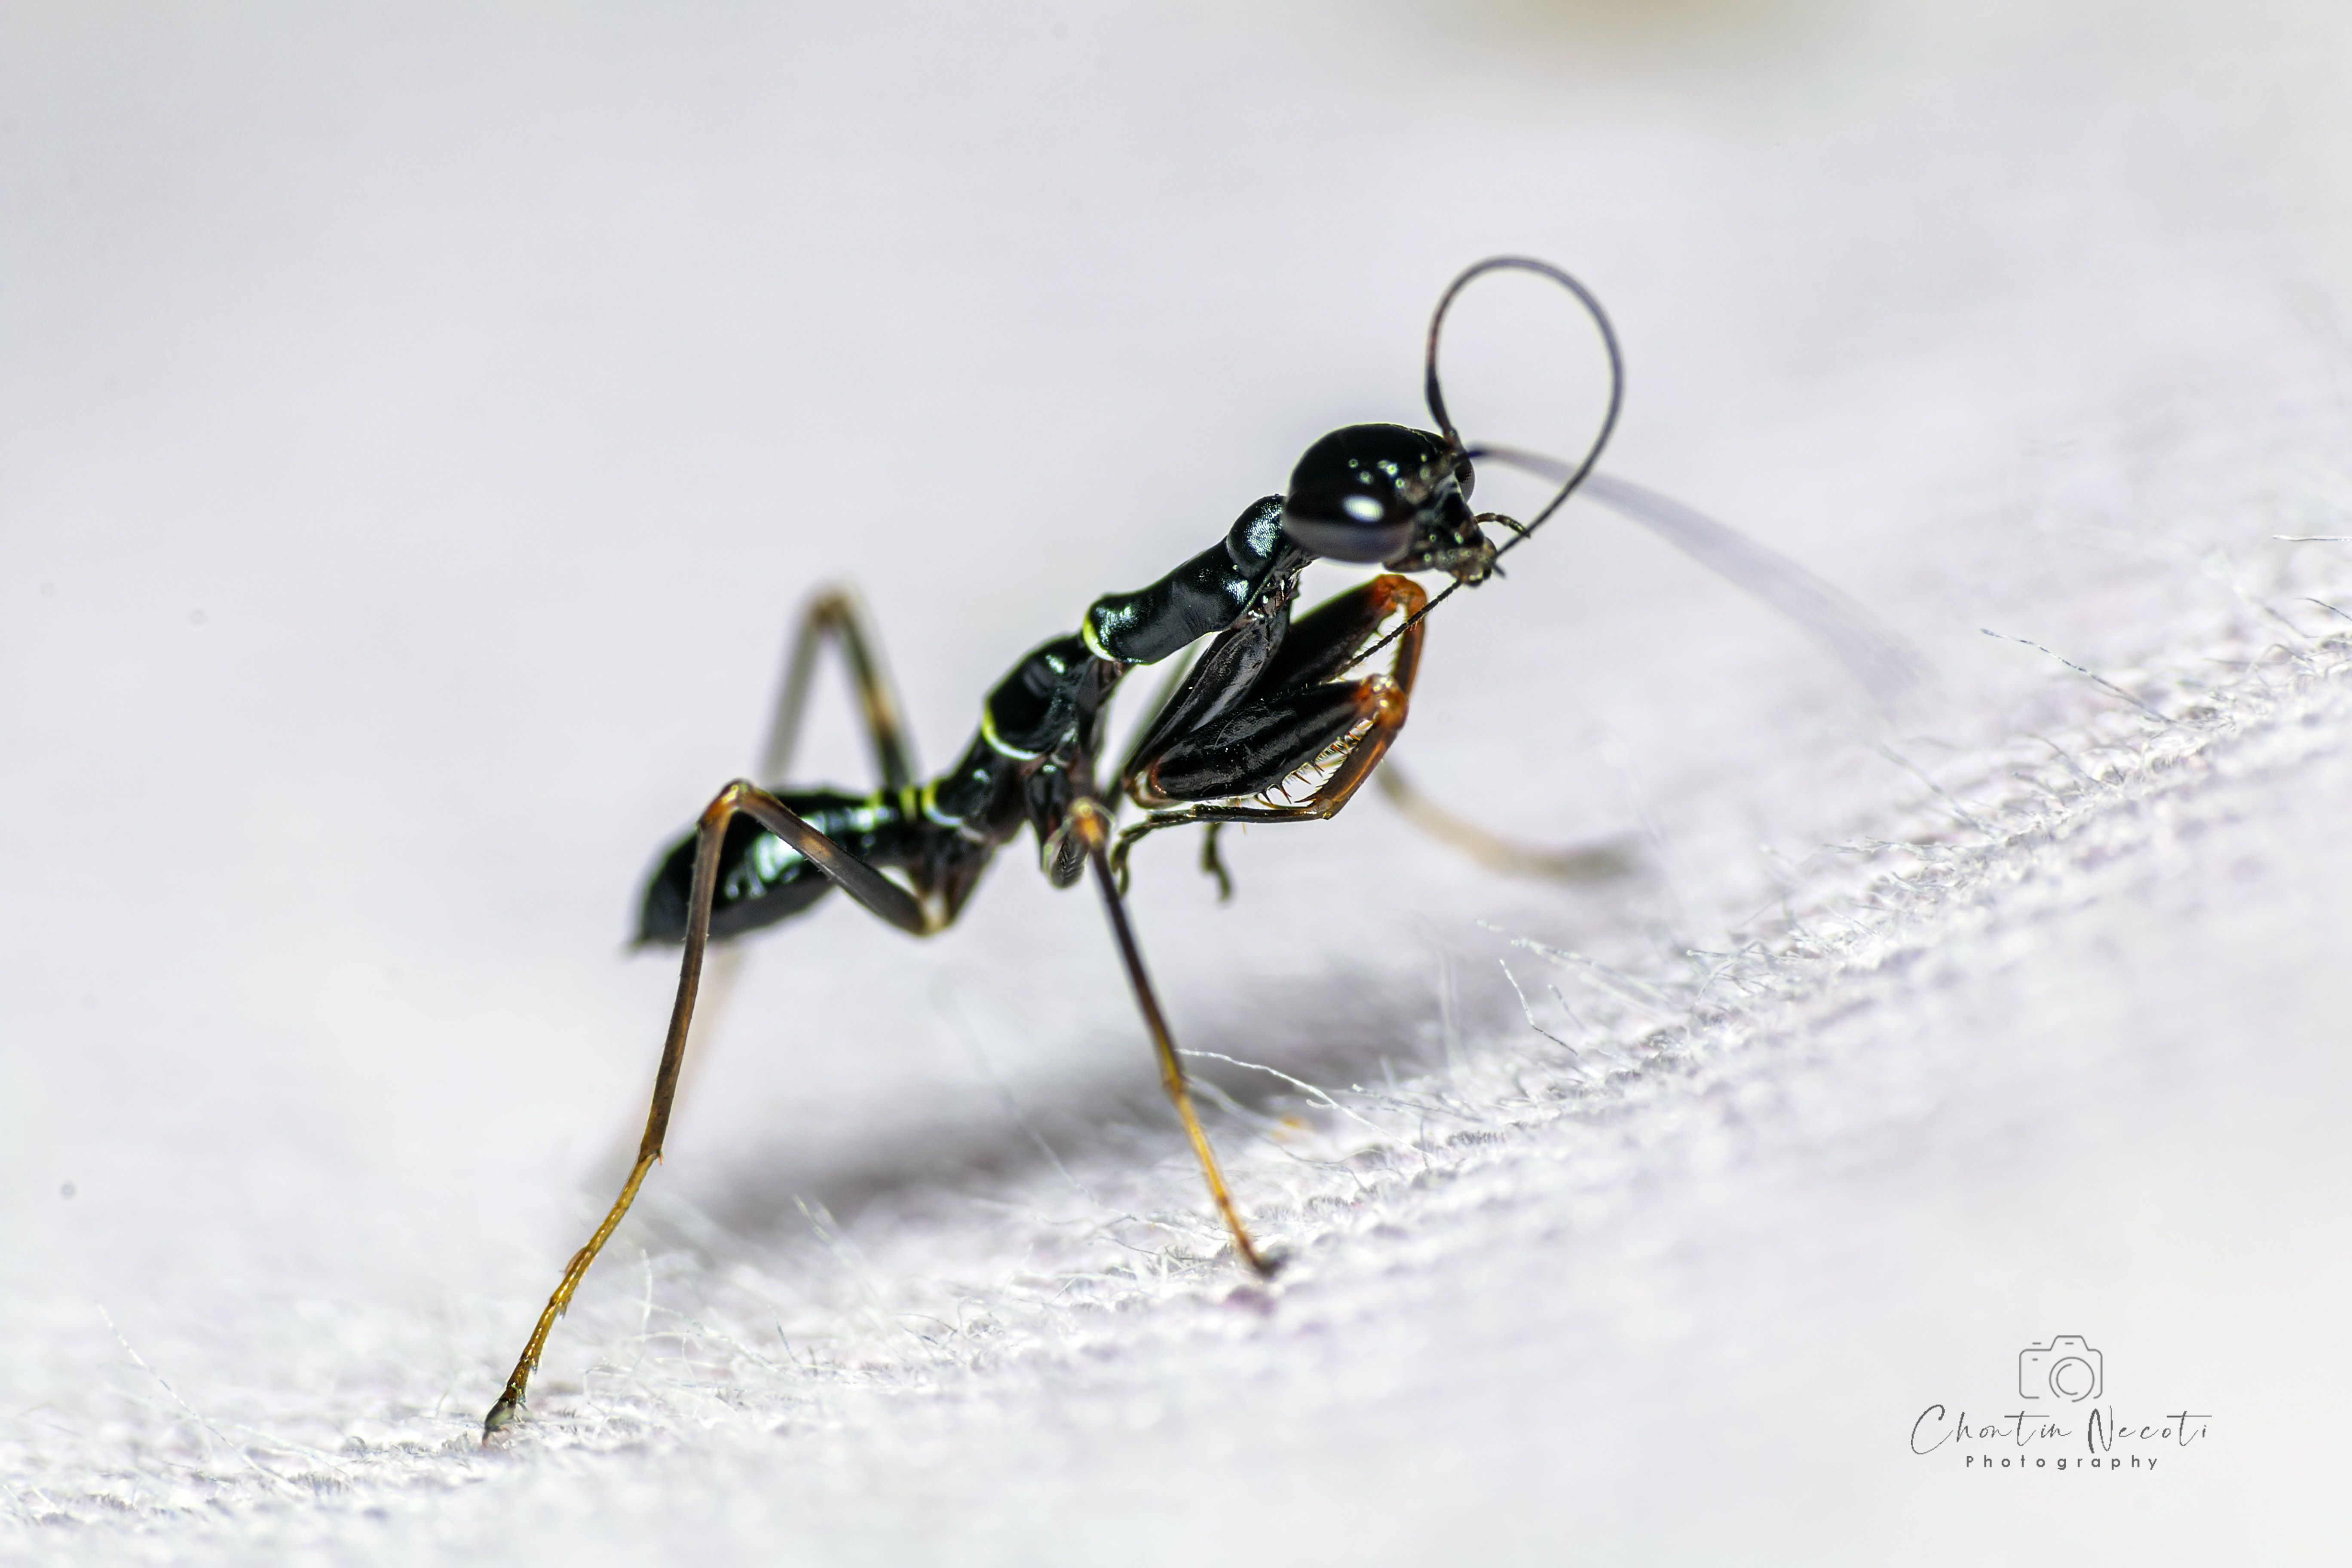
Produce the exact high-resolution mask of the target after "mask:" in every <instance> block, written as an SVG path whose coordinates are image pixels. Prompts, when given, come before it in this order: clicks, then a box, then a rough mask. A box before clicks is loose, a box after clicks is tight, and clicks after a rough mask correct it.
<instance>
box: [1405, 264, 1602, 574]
mask: <svg viewBox="0 0 2352 1568" xmlns="http://www.w3.org/2000/svg"><path fill="white" fill-rule="evenodd" d="M1504 271H1510V272H1532V273H1535V274H1536V275H1537V276H1538V277H1540V278H1549V279H1551V280H1552V281H1553V282H1555V283H1557V284H1559V286H1560V287H1561V288H1563V289H1567V290H1568V291H1569V292H1570V294H1572V295H1574V296H1575V297H1576V302H1577V303H1578V304H1580V305H1581V306H1583V307H1584V311H1585V314H1587V315H1589V316H1591V318H1592V324H1593V325H1594V326H1595V327H1597V328H1599V329H1600V331H1601V347H1602V348H1603V349H1605V350H1606V351H1607V352H1608V354H1609V408H1608V411H1607V412H1606V413H1604V414H1603V415H1602V416H1601V428H1600V430H1599V431H1597V432H1596V433H1595V434H1594V436H1593V437H1592V444H1591V446H1590V447H1586V448H1585V452H1584V458H1583V460H1582V461H1580V462H1579V463H1578V464H1576V466H1575V467H1574V468H1571V469H1570V470H1569V472H1568V475H1567V477H1566V478H1565V479H1563V480H1562V481H1561V483H1560V487H1559V489H1558V490H1557V491H1555V492H1554V493H1553V495H1552V498H1551V500H1549V501H1548V502H1546V503H1545V505H1544V509H1543V510H1541V511H1539V512H1538V513H1536V515H1535V517H1534V518H1533V519H1532V520H1531V521H1528V522H1527V523H1525V524H1523V525H1521V527H1520V528H1519V530H1518V531H1517V532H1516V533H1515V534H1514V535H1513V536H1512V537H1511V539H1510V541H1509V542H1507V543H1506V544H1504V545H1503V547H1502V548H1501V549H1499V550H1497V551H1496V552H1495V553H1496V555H1497V556H1501V555H1503V554H1506V553H1507V552H1509V551H1511V550H1513V549H1515V548H1517V545H1518V544H1519V542H1520V541H1522V540H1524V539H1526V538H1527V537H1528V535H1529V534H1531V533H1533V532H1534V531H1536V530H1537V529H1538V528H1541V527H1542V526H1543V525H1544V522H1545V521H1546V520H1547V519H1549V517H1550V516H1551V514H1552V513H1554V512H1556V511H1558V510H1559V509H1560V508H1561V507H1562V506H1563V505H1565V504H1566V503H1567V500H1568V498H1569V497H1570V496H1571V495H1573V494H1575V493H1576V488H1577V487H1578V486H1579V485H1580V484H1582V483H1583V482H1584V479H1585V476H1586V475H1588V474H1590V473H1591V472H1592V466H1593V465H1594V464H1595V463H1598V462H1599V461H1600V460H1601V448H1602V447H1606V446H1608V445H1609V437H1611V436H1612V434H1614V433H1615V431H1616V428H1617V415H1618V411H1619V410H1620V409H1622V408H1623V407H1624V405H1625V356H1624V354H1623V353H1622V351H1620V350H1619V348H1618V346H1617V330H1616V328H1614V327H1612V326H1611V325H1610V324H1609V312H1608V311H1606V310H1602V309H1601V301H1600V300H1597V299H1595V298H1593V294H1592V290H1591V289H1587V288H1586V287H1585V286H1584V285H1583V284H1581V283H1580V282H1578V281H1577V280H1576V279H1574V278H1573V277H1571V276H1570V275H1569V274H1568V273H1566V272H1563V271H1561V270H1560V269H1559V268H1557V267H1554V266H1553V265H1552V264H1551V263H1550V262H1549V261H1538V260H1537V259H1536V258H1534V257H1532V256H1490V257H1488V258H1486V260H1484V261H1477V262H1473V263H1472V264H1471V265H1470V266H1468V267H1467V268H1464V269H1463V271H1462V274H1461V276H1460V277H1458V278H1456V279H1454V281H1453V282H1451V283H1449V284H1447V285H1446V286H1445V292H1444V294H1442V295H1440V296H1438V300H1437V309H1436V310H1435V311H1434V312H1433V314H1432V315H1431V316H1430V318H1429V349H1428V353H1427V354H1426V356H1425V357H1424V359H1423V373H1422V391H1423V395H1424V396H1426V397H1427V398H1428V400H1429V416H1430V417H1431V418H1433V419H1434V420H1435V421H1437V431H1438V434H1439V435H1441V436H1444V437H1445V441H1446V444H1447V445H1448V446H1450V447H1454V449H1456V450H1457V451H1462V452H1464V455H1465V456H1469V455H1470V454H1469V452H1468V450H1467V449H1466V448H1465V447H1464V446H1463V442H1462V437H1461V433H1460V432H1458V431H1457V430H1455V429H1454V421H1453V419H1452V417H1451V416H1448V415H1447V414H1446V412H1445V394H1444V390H1443V389H1442V388H1441V387H1440V386H1439V384H1438V379H1437V344H1438V339H1439V338H1440V336H1441V335H1442V334H1443V333H1444V331H1445V312H1446V311H1448V310H1452V309H1453V308H1454V296H1456V295H1457V294H1459V293H1461V292H1462V290H1463V289H1465V288H1467V287H1469V285H1470V283H1471V281H1472V280H1473V279H1478V278H1482V277H1484V276H1485V275H1486V274H1487V273H1489V272H1504ZM1482 450H1483V451H1484V453H1485V455H1486V456H1489V457H1493V458H1498V459H1500V460H1501V461H1503V462H1507V463H1510V464H1513V465H1514V466H1516V467H1519V468H1528V467H1530V465H1529V464H1528V462H1527V461H1526V458H1525V455H1523V454H1521V453H1518V452H1517V451H1514V450H1512V449H1510V448H1507V447H1491V446H1490V447H1485V448H1483V449H1482ZM1545 471H1546V472H1547V477H1549V470H1545ZM1431 607H1432V608H1433V607H1434V606H1431ZM1424 613H1426V612H1424Z"/></svg>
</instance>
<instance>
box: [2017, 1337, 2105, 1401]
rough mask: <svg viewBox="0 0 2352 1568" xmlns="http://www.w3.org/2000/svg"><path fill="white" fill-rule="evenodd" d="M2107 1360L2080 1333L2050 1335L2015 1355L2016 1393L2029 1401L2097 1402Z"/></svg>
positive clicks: (2103, 1386)
mask: <svg viewBox="0 0 2352 1568" xmlns="http://www.w3.org/2000/svg"><path fill="white" fill-rule="evenodd" d="M2106 1362H2107V1358H2106V1357H2105V1355H2103V1354H2101V1353H2100V1352H2097V1351H2095V1350H2093V1349H2092V1348H2091V1347H2090V1344H2089V1342H2087V1341H2085V1340H2084V1338H2083V1336H2082V1335H2080V1334H2053V1335H2052V1336H2051V1340H2050V1342H2049V1343H2048V1344H2046V1345H2028V1346H2026V1347H2025V1348H2024V1349H2023V1350H2021V1351H2020V1352H2017V1392H2018V1393H2019V1394H2022V1395H2024V1396H2025V1397H2026V1398H2028V1399H2063V1400H2066V1401H2067V1402H2069V1403H2070V1404H2071V1403H2080V1402H2081V1401H2083V1400H2085V1399H2096V1398H2097V1397H2098V1396H2099V1391H2100V1390H2101V1389H2102V1388H2105V1386H2106V1382H2107V1366H2106Z"/></svg>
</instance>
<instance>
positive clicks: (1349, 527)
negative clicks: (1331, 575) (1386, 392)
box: [1282, 425, 1454, 564]
mask: <svg viewBox="0 0 2352 1568" xmlns="http://www.w3.org/2000/svg"><path fill="white" fill-rule="evenodd" d="M1453 460H1454V456H1453V453H1452V452H1451V451H1450V450H1449V449H1448V448H1447V447H1446V446H1445V444H1444V441H1443V440H1441V439H1440V438H1439V437H1435V436H1433V435H1430V434H1429V433H1428V432H1426V431H1423V430H1411V429H1407V428H1406V427H1405V426H1402V425H1350V426H1347V427H1346V428H1345V429H1341V430H1334V431H1332V432H1331V433H1330V434H1329V435H1328V436H1326V437H1323V438H1322V439H1321V440H1320V441H1318V442H1316V443H1315V445H1313V446H1312V447H1307V453H1306V455H1305V456H1304V457H1302V458H1299V459H1298V466H1297V468H1293V469H1292V470H1291V471H1290V492H1289V494H1288V495H1287V496H1286V497H1285V498H1284V500H1283V503H1282V531H1283V532H1285V533H1286V534H1287V535H1289V536H1290V540H1291V542H1292V543H1294V544H1297V546H1298V547H1299V548H1300V549H1302V550H1308V551H1312V552H1314V553H1316V554H1318V555H1320V556H1323V557H1325V558H1327V559H1328V560H1332V561H1352V562H1357V563H1363V564H1370V563H1375V562H1382V561H1393V560H1395V559H1396V558H1397V557H1398V556H1400V555H1402V554H1403V553H1404V552H1406V551H1408V550H1409V549H1411V548H1412V543H1413V539H1414V535H1415V533H1416V532H1417V531H1419V530H1420V529H1421V527H1422V526H1423V523H1424V522H1425V521H1428V520H1429V518H1430V515H1431V508H1432V505H1433V501H1434V500H1435V489H1436V487H1437V485H1438V484H1439V483H1441V482H1442V478H1443V476H1444V474H1445V473H1446V472H1447V471H1448V468H1449V466H1450V465H1451V463H1452V462H1453Z"/></svg>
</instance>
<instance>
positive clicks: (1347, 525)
mask: <svg viewBox="0 0 2352 1568" xmlns="http://www.w3.org/2000/svg"><path fill="white" fill-rule="evenodd" d="M1412 525H1413V509H1412V508H1411V507H1408V506H1406V505H1404V504H1403V503H1402V501H1401V500H1398V499H1397V497H1396V496H1395V495H1394V494H1393V493H1391V494H1390V495H1388V496H1385V497H1384V496H1381V495H1380V494H1378V493H1377V492H1375V491H1372V490H1369V489H1358V488H1353V487H1339V486H1325V487H1320V488H1318V489H1306V490H1297V489H1294V490H1293V491H1291V492H1290V495H1289V497H1288V498H1287V499H1286V500H1284V502H1283V503H1282V531H1283V532H1285V533H1286V534H1288V535H1289V536H1290V539H1291V542H1293V543H1295V544H1297V546H1298V547H1299V548H1300V549H1302V550H1309V551H1312V552H1315V553H1316V554H1318V555H1320V556H1323V557H1324V558H1325V559H1327V560H1331V561H1353V562H1360V563H1366V564H1370V563H1376V562H1381V561H1386V560H1388V559H1390V558H1391V556H1394V555H1396V554H1398V553H1400V552H1402V551H1403V550H1404V548H1405V547H1406V546H1407V545H1409V544H1411V543H1412Z"/></svg>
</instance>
